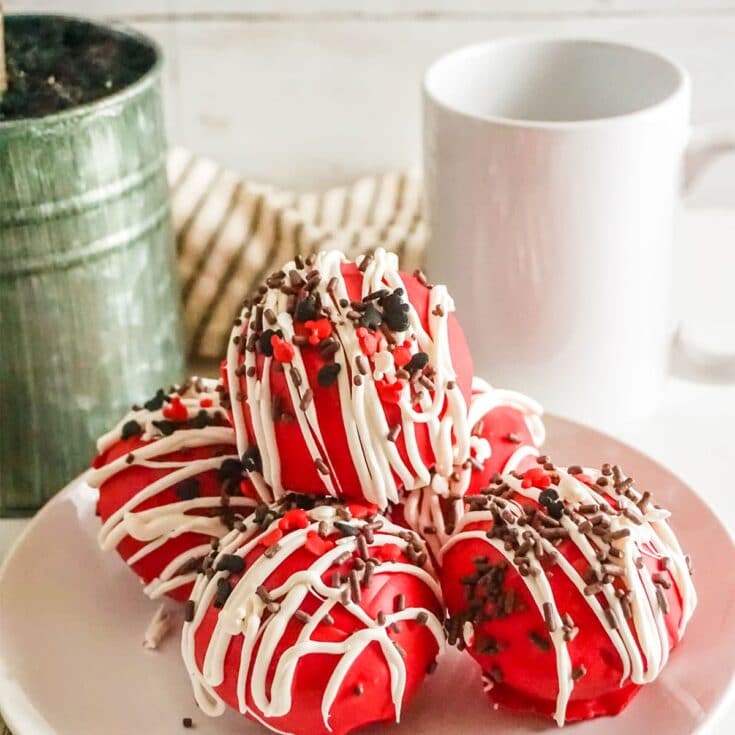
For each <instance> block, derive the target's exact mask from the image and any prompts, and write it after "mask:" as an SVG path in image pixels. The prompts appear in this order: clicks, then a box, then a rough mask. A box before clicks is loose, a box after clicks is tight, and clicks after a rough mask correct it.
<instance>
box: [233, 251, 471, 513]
mask: <svg viewBox="0 0 735 735" xmlns="http://www.w3.org/2000/svg"><path fill="white" fill-rule="evenodd" d="M344 262H345V257H344V255H343V254H342V253H341V252H339V251H336V250H335V251H325V252H320V253H318V254H317V255H316V256H314V259H313V263H311V262H310V264H309V265H306V264H304V263H303V262H300V263H298V264H297V263H296V262H295V261H291V262H289V263H287V264H286V265H284V267H283V269H282V271H283V272H284V273H286V274H288V273H291V272H296V273H298V274H299V275H300V276H301V277H304V278H308V276H309V274H310V273H318V274H319V275H320V277H321V280H320V281H319V283H318V285H317V286H316V288H315V289H314V290H313V293H314V294H318V295H319V296H320V298H321V301H322V304H324V305H326V306H327V307H328V308H329V310H330V316H329V320H330V322H331V326H332V329H333V337H334V338H335V339H336V341H337V345H338V348H337V351H336V353H335V354H334V361H335V363H336V364H337V365H339V366H340V370H339V373H338V375H337V381H336V382H337V387H338V390H339V397H340V410H341V413H342V420H343V423H344V429H345V434H346V437H347V444H348V447H349V452H350V458H351V460H352V463H353V465H354V467H355V470H356V472H357V475H358V478H359V482H360V487H361V490H362V493H363V495H364V497H365V499H366V500H368V501H370V502H372V503H374V504H376V505H377V506H378V507H379V508H385V507H386V506H387V504H388V502H397V501H398V500H399V491H400V490H401V489H403V488H405V489H407V490H413V489H415V488H419V487H422V486H425V485H427V484H428V483H429V481H430V477H431V476H430V470H432V469H433V467H432V466H428V465H427V464H426V462H425V461H424V460H423V459H422V457H421V453H420V452H419V449H418V442H417V437H416V431H415V425H416V424H419V423H424V424H426V426H427V427H428V433H429V437H430V442H431V449H432V452H433V456H434V459H435V468H436V472H438V473H439V474H441V475H443V476H446V477H448V476H450V475H452V474H453V473H455V472H456V469H457V467H462V466H463V465H464V464H465V463H466V460H467V458H468V457H469V453H470V436H469V426H468V423H467V406H466V402H465V399H464V397H463V396H462V393H461V391H460V389H459V388H458V387H457V384H456V377H457V376H456V374H455V371H454V367H453V364H452V356H451V350H450V345H449V336H448V326H447V325H448V317H449V314H450V313H451V312H453V311H454V308H455V307H454V302H453V301H452V299H451V297H450V296H449V294H448V292H447V289H446V288H445V287H444V286H433V287H432V288H431V291H430V295H429V315H430V316H429V324H428V331H427V330H426V329H424V326H423V325H422V322H421V318H420V317H419V315H418V313H417V312H416V310H415V309H414V307H413V306H412V305H410V302H408V301H407V303H409V306H410V309H409V311H408V320H409V327H408V329H407V330H406V331H405V332H402V333H400V334H396V338H397V339H398V342H403V341H404V340H409V341H410V342H411V344H412V345H413V347H412V349H413V350H414V353H415V352H416V351H421V352H424V353H426V354H427V355H428V356H429V364H430V365H431V366H432V367H433V369H434V370H435V373H434V376H433V378H432V383H433V390H425V391H423V396H422V397H421V398H420V399H419V400H418V402H417V403H416V404H415V405H417V406H418V408H416V407H415V405H412V396H411V390H410V387H409V385H408V384H406V385H404V386H403V389H402V391H401V395H400V399H399V402H398V405H399V407H400V409H401V417H402V419H401V424H400V428H399V431H400V434H401V435H402V436H403V438H404V441H405V446H406V454H407V459H408V462H406V461H404V459H403V458H402V457H401V454H400V452H399V451H398V449H397V447H396V445H395V443H394V442H393V441H391V440H390V439H389V434H390V432H391V430H392V429H393V427H390V426H388V424H387V421H386V417H385V413H384V411H383V408H382V404H381V399H380V396H379V393H378V390H377V387H376V381H379V380H385V381H387V382H388V383H390V384H393V383H395V382H396V380H397V377H396V369H395V365H394V364H393V358H392V355H391V353H390V352H389V351H387V350H383V351H381V352H379V353H378V354H377V355H375V356H374V358H373V364H372V367H371V368H370V370H368V371H367V374H365V375H361V379H360V380H359V381H358V383H359V384H356V383H355V381H354V380H353V376H354V375H357V374H358V373H359V371H358V369H357V367H356V365H357V362H356V361H357V360H358V359H360V360H366V359H367V358H366V356H365V354H364V352H363V348H362V346H361V344H360V340H359V338H358V336H357V334H356V329H355V326H354V324H353V322H352V321H350V319H349V318H348V317H347V313H348V312H349V311H350V308H351V307H350V306H344V305H343V304H344V303H346V302H345V301H344V300H349V296H348V292H347V286H346V282H345V279H344V277H343V275H342V271H341V268H342V265H343V263H344ZM299 266H300V267H299ZM363 266H364V267H363ZM361 275H362V296H363V298H364V297H365V296H368V295H369V294H372V293H375V292H377V291H379V290H381V289H386V288H387V289H392V290H395V289H398V288H402V289H404V293H405V291H406V288H405V284H404V283H403V281H402V279H401V276H400V273H399V270H398V258H397V256H396V255H395V254H393V253H388V252H386V251H385V250H384V249H383V248H378V249H377V250H376V251H375V253H374V254H373V255H372V256H371V257H370V258H369V260H368V261H365V262H364V263H363V264H361ZM256 308H261V309H262V310H264V311H266V312H268V313H270V314H273V315H274V316H275V317H276V323H275V324H271V325H270V326H271V327H272V328H273V329H279V330H281V332H282V334H283V339H284V340H286V341H287V342H289V343H290V344H292V339H293V336H294V322H293V318H292V316H291V315H290V314H289V313H288V296H287V295H286V294H284V293H282V292H281V290H280V289H279V288H277V287H273V288H269V289H268V290H267V291H266V293H265V295H264V297H263V300H262V302H261V304H260V305H259V306H258V307H256ZM251 317H252V310H251V307H250V306H249V305H246V306H245V307H244V308H243V310H242V312H241V314H240V318H239V319H237V320H236V321H235V326H234V327H233V330H232V334H231V339H230V341H229V346H228V350H227V361H226V371H227V382H228V385H229V386H230V394H231V399H232V416H233V424H234V427H235V434H236V437H237V446H238V452H239V454H241V455H242V454H243V453H244V452H245V451H246V450H247V449H248V446H249V442H248V435H247V427H246V420H245V411H244V409H243V401H241V400H237V395H238V393H240V392H242V396H243V397H244V401H245V402H246V403H247V406H248V410H249V414H250V417H251V423H252V429H253V433H254V435H255V444H256V445H257V447H258V449H259V452H260V456H261V461H262V472H263V476H264V479H265V482H266V483H267V484H268V485H269V486H270V487H271V488H272V489H273V493H274V496H275V498H279V497H281V496H282V495H283V494H284V492H285V490H284V488H283V485H282V483H281V456H280V452H279V447H278V445H277V442H276V436H275V420H276V418H275V417H274V415H273V413H274V412H273V410H272V396H271V390H270V373H271V367H272V365H271V363H272V358H271V357H266V358H265V364H264V368H263V374H262V376H261V377H259V376H258V375H257V371H256V370H255V367H256V353H255V351H254V350H245V352H244V354H245V360H244V368H245V376H244V377H242V376H241V375H240V372H242V370H241V369H240V370H239V368H240V360H241V354H242V351H243V349H244V344H246V342H247V339H248V338H249V337H251V336H252V335H256V332H255V331H254V330H255V324H254V320H253V319H252V318H251ZM244 325H245V326H244ZM243 330H244V331H243ZM294 348H295V355H294V358H293V361H292V362H291V363H290V367H289V366H286V367H285V371H284V376H285V379H286V383H287V386H288V392H289V396H290V398H291V401H292V404H293V406H294V409H295V414H296V416H295V419H296V422H297V424H298V427H299V429H300V431H301V434H302V436H303V438H304V442H305V444H306V447H307V449H308V451H309V454H310V456H311V459H312V461H313V462H314V463H315V464H317V465H318V466H321V467H323V469H324V471H322V472H320V475H319V476H320V479H321V482H322V483H323V486H324V489H325V490H326V492H327V493H328V494H330V495H334V496H341V495H343V492H342V488H341V487H340V484H339V478H338V476H337V473H336V472H335V469H334V466H333V463H332V461H331V457H330V455H329V452H328V451H326V449H325V446H326V442H325V438H324V436H323V434H322V430H321V426H320V421H319V416H318V413H317V410H316V408H315V406H314V403H313V401H311V402H308V401H304V396H305V394H306V393H307V391H309V390H312V386H310V384H309V380H308V377H309V376H308V375H307V373H306V370H305V368H304V364H303V360H302V358H301V349H300V347H298V346H296V345H294ZM310 349H313V348H310ZM294 376H297V377H296V378H294ZM304 403H308V405H304V407H303V408H301V406H302V404H304ZM396 478H397V479H396ZM468 483H469V474H468V473H467V472H462V473H461V477H460V479H459V481H458V486H459V488H460V491H461V490H462V488H463V487H464V488H466V486H467V484H468Z"/></svg>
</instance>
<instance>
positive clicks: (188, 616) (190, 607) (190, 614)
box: [184, 600, 194, 623]
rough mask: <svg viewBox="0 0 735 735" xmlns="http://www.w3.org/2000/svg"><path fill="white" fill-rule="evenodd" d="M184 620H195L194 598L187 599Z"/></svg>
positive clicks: (188, 621)
mask: <svg viewBox="0 0 735 735" xmlns="http://www.w3.org/2000/svg"><path fill="white" fill-rule="evenodd" d="M184 620H186V622H187V623H190V622H191V621H192V620H194V600H187V601H186V605H184Z"/></svg>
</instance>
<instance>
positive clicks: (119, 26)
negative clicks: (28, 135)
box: [0, 13, 163, 135]
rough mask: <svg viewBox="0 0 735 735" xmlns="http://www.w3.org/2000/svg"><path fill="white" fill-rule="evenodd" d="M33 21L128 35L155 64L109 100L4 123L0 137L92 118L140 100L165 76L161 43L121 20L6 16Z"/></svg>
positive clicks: (0, 125) (58, 15) (59, 15)
mask: <svg viewBox="0 0 735 735" xmlns="http://www.w3.org/2000/svg"><path fill="white" fill-rule="evenodd" d="M32 18H54V19H56V20H61V21H65V22H75V23H84V24H86V25H91V26H96V27H97V28H100V29H102V30H105V31H107V32H109V33H111V34H112V35H113V36H127V38H128V39H130V40H132V41H134V42H136V43H138V44H140V45H141V46H145V47H147V48H148V49H149V50H151V51H153V55H154V58H153V63H152V64H151V66H150V68H149V69H148V70H147V71H146V72H145V73H144V74H142V75H141V76H140V77H138V79H136V80H135V81H134V82H133V83H132V84H129V85H128V86H127V87H123V88H122V89H120V90H118V91H117V92H113V93H112V94H109V95H106V96H105V97H101V98H99V99H97V100H93V101H92V102H86V103H84V104H81V105H77V106H76V107H71V108H69V109H68V110H60V111H59V112H53V113H51V114H50V115H43V116H41V117H22V118H16V119H13V120H0V135H2V134H3V133H8V132H13V131H14V130H20V129H22V130H26V129H27V128H29V127H40V126H44V127H45V126H49V127H51V126H54V125H57V124H65V123H68V122H70V121H73V120H74V119H76V118H82V117H88V116H89V115H91V114H96V113H98V112H103V111H104V110H107V109H108V108H110V107H114V106H117V105H120V104H121V103H124V102H126V101H127V100H128V99H129V98H132V97H137V96H138V95H140V94H142V93H143V92H145V91H146V90H147V89H148V88H149V87H151V86H152V85H154V84H155V83H156V82H157V81H158V79H159V77H160V75H161V69H162V68H163V50H162V49H161V46H160V44H159V43H158V42H157V41H155V40H154V39H153V38H151V37H150V36H148V35H147V34H145V33H142V32H141V31H138V30H136V29H135V28H132V27H131V26H129V25H127V24H125V23H121V22H117V21H113V22H103V21H101V20H96V19H91V18H84V17H82V16H79V15H70V14H67V13H8V14H6V15H5V16H4V20H5V22H6V23H7V22H8V21H10V20H13V19H32Z"/></svg>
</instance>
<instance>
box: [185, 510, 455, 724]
mask: <svg viewBox="0 0 735 735" xmlns="http://www.w3.org/2000/svg"><path fill="white" fill-rule="evenodd" d="M307 514H308V519H309V523H308V526H307V527H305V528H303V529H299V530H295V531H290V532H288V533H287V534H286V535H284V536H283V538H282V539H281V540H280V541H279V542H278V545H277V547H275V548H274V551H275V553H273V554H262V555H261V556H259V557H258V558H257V559H256V560H255V561H254V562H252V563H251V564H249V566H248V567H247V568H246V570H245V571H244V573H243V574H242V576H241V577H240V579H239V580H238V581H237V583H236V584H235V585H234V587H232V590H231V592H230V593H229V596H228V597H227V599H226V601H225V602H224V604H223V605H222V607H221V609H220V610H219V613H218V617H217V623H216V625H215V628H214V630H213V632H212V635H211V638H210V640H209V642H208V644H207V648H206V655H205V657H204V662H203V667H202V669H201V670H200V668H199V666H198V665H197V663H196V658H195V637H196V634H197V630H198V628H199V626H200V625H201V623H202V620H203V619H204V616H205V614H206V613H207V610H208V609H209V607H210V605H211V604H212V602H213V600H214V599H215V598H216V595H217V592H218V587H219V584H220V581H221V580H222V578H227V576H228V573H227V572H226V571H214V570H217V569H218V568H219V567H218V563H219V561H220V560H221V559H222V558H223V557H224V556H228V555H237V556H239V557H242V558H245V557H246V556H247V555H248V554H249V553H250V552H251V551H252V550H253V549H254V548H256V547H257V546H258V545H259V544H261V543H262V540H263V538H264V536H266V535H268V534H269V533H271V532H272V531H273V530H274V529H277V528H278V519H276V520H274V521H273V522H272V523H271V524H270V525H269V526H268V527H266V528H265V529H261V528H260V526H259V525H258V524H257V522H256V521H255V519H254V518H252V517H251V518H248V519H247V520H246V521H245V522H244V524H243V527H242V528H243V530H234V531H232V532H231V533H230V534H228V535H227V536H225V537H224V538H223V539H222V541H221V543H220V546H219V550H218V552H219V553H218V554H217V556H213V558H212V559H211V568H210V570H211V571H214V574H211V571H210V576H209V577H208V576H207V575H204V574H202V575H200V576H199V578H198V579H197V581H196V583H195V585H194V589H193V591H192V594H191V601H190V603H189V604H190V605H193V609H192V613H191V615H189V616H188V617H189V618H190V620H189V622H186V623H185V624H184V628H183V632H182V643H181V650H182V656H183V659H184V663H185V665H186V669H187V671H188V672H189V676H190V678H191V681H192V685H193V687H194V693H195V698H196V701H197V703H198V705H199V707H200V708H201V709H202V710H203V711H204V712H205V713H207V714H208V715H212V716H216V715H219V714H221V713H222V712H223V711H224V709H225V704H224V702H223V700H222V699H221V697H220V696H219V695H218V694H217V692H216V691H215V688H216V687H217V686H219V685H221V684H222V683H223V681H224V679H225V676H226V672H225V668H224V662H225V656H226V654H227V651H228V649H229V647H230V644H231V642H232V640H233V638H234V637H236V636H242V637H243V643H242V652H241V658H240V666H239V674H238V680H237V701H238V708H239V711H240V712H241V713H242V714H249V715H251V716H253V717H255V718H256V719H257V720H259V721H260V722H263V719H262V718H266V719H272V718H277V717H283V716H286V715H287V714H288V713H289V712H290V710H291V708H292V704H293V701H292V696H294V695H295V696H298V693H296V692H294V691H293V681H294V675H295V671H296V666H297V665H298V663H299V661H300V660H301V659H302V658H303V657H304V656H307V655H309V654H313V653H320V654H329V655H334V656H339V657H340V658H339V661H338V662H337V665H336V666H335V668H334V671H333V673H332V675H331V676H330V678H329V680H328V683H327V686H326V688H325V691H324V693H323V697H322V701H321V716H322V719H323V721H324V724H325V727H327V728H328V729H329V727H330V725H329V716H330V710H331V706H332V704H333V703H334V700H335V698H336V697H337V694H338V692H339V690H340V687H341V686H342V682H343V680H344V677H345V675H346V674H347V672H348V670H349V669H350V667H351V666H352V664H353V663H354V661H355V660H356V659H357V658H358V657H359V656H360V655H361V654H362V653H363V651H364V650H365V649H366V648H367V647H368V646H369V645H370V644H371V643H373V642H377V643H378V644H379V645H380V648H381V650H382V652H383V655H384V657H385V662H386V665H387V667H388V670H389V673H390V682H391V691H390V693H389V694H390V697H391V700H392V703H393V706H394V710H395V719H396V721H399V720H400V715H401V704H402V701H403V695H404V691H405V684H406V663H405V661H404V659H403V656H402V654H401V652H400V651H399V650H398V648H397V647H396V645H395V644H394V642H393V641H392V640H391V638H390V636H389V634H388V628H389V626H391V624H393V623H399V622H403V621H415V620H417V618H421V619H423V623H424V624H425V625H426V626H427V627H428V629H429V631H430V632H431V633H432V635H433V637H434V639H435V640H436V643H437V646H438V648H439V650H441V649H442V648H443V644H444V632H443V628H442V623H441V622H440V621H439V619H438V618H437V617H436V615H435V614H434V613H433V612H432V611H431V610H426V609H423V608H415V607H407V608H405V609H403V610H398V611H395V612H394V611H391V612H387V613H385V616H384V619H381V620H380V622H379V621H378V620H374V619H373V618H372V617H370V615H368V613H367V612H366V611H365V610H364V609H363V608H362V607H361V605H360V604H359V601H355V600H354V598H353V597H351V596H350V594H349V589H350V588H349V585H346V584H340V585H339V586H336V587H333V586H329V585H327V584H325V583H324V582H323V580H322V575H323V574H324V573H325V572H326V571H327V570H328V569H329V568H330V567H332V566H333V565H334V564H335V563H339V561H338V560H339V559H340V558H343V557H344V555H345V553H347V554H350V555H351V554H353V553H354V552H356V551H357V550H358V549H359V545H358V542H357V536H354V535H344V536H342V537H341V538H339V539H338V540H337V543H336V545H335V546H334V548H332V549H330V550H328V551H326V552H325V553H323V554H322V555H320V556H315V557H314V561H313V563H312V564H311V566H310V567H308V568H307V569H303V570H300V571H297V572H295V573H294V574H292V575H291V576H290V577H289V578H288V579H287V580H286V581H285V582H284V583H283V584H282V585H281V586H279V587H277V588H275V589H271V590H270V591H269V592H268V593H267V597H265V595H263V585H264V584H265V582H266V581H267V580H268V578H269V577H270V576H271V575H272V574H273V572H274V571H275V570H277V569H278V568H279V567H280V566H281V565H282V564H284V563H285V562H286V561H287V559H288V558H289V557H290V556H291V555H292V554H293V553H295V552H296V551H298V550H300V549H301V548H302V547H303V546H304V545H305V543H306V541H307V538H308V536H309V534H310V533H311V534H313V533H314V532H317V531H319V530H321V532H322V533H323V534H324V533H326V534H327V535H329V534H334V533H339V531H338V530H337V528H336V527H335V525H334V524H335V522H340V521H342V522H344V521H343V520H342V519H341V517H340V516H339V515H337V510H336V509H335V508H334V507H331V506H328V505H323V506H318V507H316V508H314V509H312V510H311V511H308V512H307ZM378 518H379V519H380V521H381V522H382V526H381V527H380V528H379V529H376V530H375V533H374V536H373V537H372V539H371V541H370V543H369V546H370V548H371V550H372V554H373V555H374V554H375V548H376V547H381V546H384V545H386V544H394V545H396V546H398V547H399V548H400V549H401V550H403V551H406V550H407V549H408V547H409V545H413V547H414V549H415V548H416V547H417V546H418V545H421V544H422V542H421V541H420V539H419V538H418V537H416V536H414V534H412V533H411V532H407V531H406V530H405V529H402V528H400V527H398V526H395V525H393V524H391V523H390V522H389V521H387V520H385V519H383V518H382V517H380V516H378ZM349 523H350V525H352V526H353V527H355V528H357V529H362V528H363V527H364V526H365V525H366V521H363V520H357V519H352V520H350V521H349ZM422 548H423V546H422ZM424 556H426V555H425V554H424ZM392 572H400V573H402V574H411V575H413V576H415V577H417V578H418V579H420V580H421V581H422V582H423V583H424V584H425V585H426V586H427V587H428V588H429V589H430V590H431V591H432V592H433V594H434V595H435V597H436V600H437V604H438V605H441V604H442V603H441V591H440V589H439V586H438V584H437V583H436V581H435V579H434V576H433V572H432V569H431V564H430V562H429V561H428V557H427V558H426V561H425V562H424V565H423V566H419V565H418V563H406V562H400V561H395V562H393V561H383V562H382V563H380V564H379V565H377V566H373V572H372V573H373V575H378V574H390V573H392ZM307 595H314V596H316V597H317V598H318V599H319V600H321V601H322V603H321V605H320V607H319V608H318V609H317V610H316V611H315V612H314V613H313V614H312V615H311V616H310V617H309V618H308V619H306V618H303V617H302V624H303V627H302V629H301V632H300V634H299V636H298V638H297V640H296V641H295V643H294V644H293V645H292V646H290V647H289V648H288V649H286V650H285V651H284V652H283V653H282V654H281V656H280V658H279V660H278V661H277V663H276V669H275V674H274V676H273V680H272V683H271V685H270V696H268V693H267V691H266V676H267V673H268V669H269V667H270V666H271V665H272V663H273V661H272V659H273V656H274V652H275V650H276V649H277V647H278V645H279V643H280V641H281V639H282V637H283V635H284V633H285V632H286V629H287V626H288V624H289V623H290V622H291V621H292V619H293V618H294V617H295V615H296V614H298V613H299V611H300V607H301V604H302V602H303V601H304V599H305V598H306V597H307ZM269 604H270V606H271V610H270V611H269V609H268V606H269ZM337 606H342V607H344V609H346V610H347V611H348V612H349V613H350V614H351V615H353V616H354V617H355V618H356V619H357V621H359V623H360V624H361V627H360V628H358V630H356V631H355V632H353V633H351V634H350V635H349V636H348V637H347V638H346V639H345V640H344V641H341V642H327V641H318V640H312V634H313V633H314V631H315V630H316V628H317V626H318V625H320V624H321V623H322V621H323V619H324V618H325V616H327V617H328V616H329V614H330V611H332V610H333V609H334V608H335V607H337ZM302 615H303V614H302ZM408 655H409V656H410V652H409V654H408ZM248 693H249V696H250V697H251V698H252V701H253V703H254V705H255V708H256V710H257V711H254V710H253V708H251V707H249V706H248V704H247V699H248ZM266 724H267V723H266ZM268 727H270V725H269V724H268Z"/></svg>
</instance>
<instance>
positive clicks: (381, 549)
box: [373, 544, 401, 561]
mask: <svg viewBox="0 0 735 735" xmlns="http://www.w3.org/2000/svg"><path fill="white" fill-rule="evenodd" d="M373 556H377V557H378V559H380V560H381V561H398V560H399V559H400V558H401V547H400V546H398V545H397V544H384V545H383V546H378V547H377V548H376V549H373Z"/></svg>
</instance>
